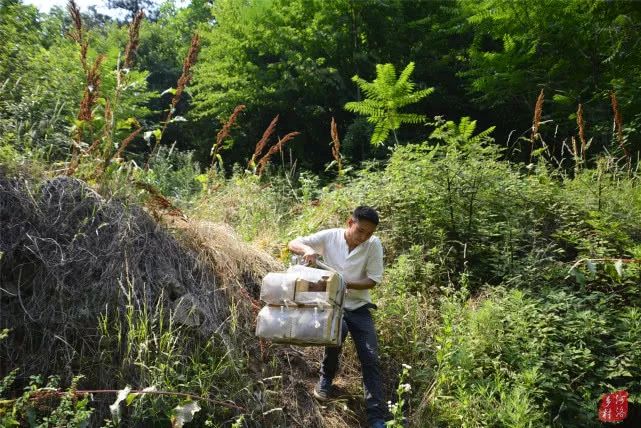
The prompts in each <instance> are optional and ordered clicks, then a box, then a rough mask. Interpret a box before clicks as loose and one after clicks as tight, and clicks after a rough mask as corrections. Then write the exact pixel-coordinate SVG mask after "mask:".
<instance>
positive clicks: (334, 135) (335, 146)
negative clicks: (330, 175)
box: [330, 117, 343, 177]
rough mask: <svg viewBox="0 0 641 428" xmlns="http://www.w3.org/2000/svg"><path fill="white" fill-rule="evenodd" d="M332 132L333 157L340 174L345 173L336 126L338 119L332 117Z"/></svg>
mask: <svg viewBox="0 0 641 428" xmlns="http://www.w3.org/2000/svg"><path fill="white" fill-rule="evenodd" d="M330 134H331V136H332V142H331V145H332V157H333V158H334V160H335V161H336V166H337V168H338V176H339V177H340V176H342V175H343V158H342V156H341V141H340V139H339V138H338V129H337V126H336V121H335V120H334V118H333V117H332V123H331V125H330Z"/></svg>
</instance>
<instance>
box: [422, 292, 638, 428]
mask: <svg viewBox="0 0 641 428" xmlns="http://www.w3.org/2000/svg"><path fill="white" fill-rule="evenodd" d="M617 300H618V298H617V296H612V295H607V294H605V293H601V292H593V293H589V294H583V293H579V292H577V293H574V292H569V291H565V290H560V289H558V288H553V287H546V288H544V289H542V290H541V291H540V292H533V291H523V290H516V289H513V290H508V289H506V288H503V287H496V288H493V289H491V290H488V292H487V294H486V295H484V296H481V297H478V298H474V299H468V298H467V294H466V293H453V294H451V295H449V296H446V297H444V298H443V301H442V306H441V314H442V326H441V328H440V329H439V331H438V333H437V334H436V336H435V340H436V343H437V347H436V348H437V351H436V359H437V363H438V368H437V374H436V379H435V387H434V389H433V390H432V391H429V397H425V399H424V401H423V403H425V406H424V408H423V409H422V411H421V416H420V417H421V418H423V419H424V420H430V421H433V422H434V424H435V425H438V426H461V423H463V426H479V425H484V426H485V425H489V426H506V427H507V426H510V427H512V426H541V425H554V426H581V427H587V426H599V425H598V422H597V418H596V408H597V403H598V400H599V398H600V396H601V395H602V394H603V393H605V392H608V391H610V390H612V389H617V388H626V389H627V390H628V391H629V392H630V394H631V395H632V396H634V397H638V394H639V393H640V392H641V390H640V389H639V385H638V382H636V381H635V380H634V379H639V377H640V376H641V370H640V368H639V367H641V366H639V364H638V361H639V358H640V354H641V352H640V351H639V349H640V348H639V345H641V335H639V334H638V333H639V326H640V324H639V323H640V321H641V318H640V315H641V313H640V312H639V311H638V310H637V309H636V308H629V307H628V308H621V306H619V305H618V304H617V303H615V302H617ZM635 364H636V365H635ZM633 399H637V398H633Z"/></svg>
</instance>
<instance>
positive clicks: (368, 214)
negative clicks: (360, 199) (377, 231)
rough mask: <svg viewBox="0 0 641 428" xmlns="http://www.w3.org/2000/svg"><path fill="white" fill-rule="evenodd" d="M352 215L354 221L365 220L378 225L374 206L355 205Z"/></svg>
mask: <svg viewBox="0 0 641 428" xmlns="http://www.w3.org/2000/svg"><path fill="white" fill-rule="evenodd" d="M352 217H354V219H355V220H356V221H359V220H367V221H371V222H372V223H374V224H375V225H376V226H378V221H379V220H378V213H377V212H376V210H375V209H374V208H372V207H368V206H367V205H361V206H360V207H356V209H355V210H354V212H353V213H352Z"/></svg>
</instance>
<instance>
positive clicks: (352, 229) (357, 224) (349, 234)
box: [345, 217, 376, 247]
mask: <svg viewBox="0 0 641 428" xmlns="http://www.w3.org/2000/svg"><path fill="white" fill-rule="evenodd" d="M375 230H376V225H375V224H374V223H372V222H371V221H369V220H355V219H354V218H353V217H352V218H350V219H349V220H347V231H346V232H345V239H346V240H347V243H348V244H349V246H350V247H356V246H357V245H360V244H362V243H363V242H365V241H367V240H368V239H369V238H370V237H371V236H372V234H373V233H374V231H375Z"/></svg>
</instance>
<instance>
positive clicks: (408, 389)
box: [401, 383, 412, 392]
mask: <svg viewBox="0 0 641 428" xmlns="http://www.w3.org/2000/svg"><path fill="white" fill-rule="evenodd" d="M401 388H403V391H405V392H410V391H411V390H412V385H410V384H409V383H404V384H402V385H401Z"/></svg>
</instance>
